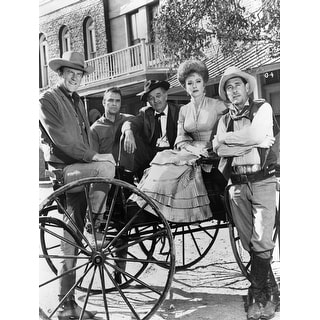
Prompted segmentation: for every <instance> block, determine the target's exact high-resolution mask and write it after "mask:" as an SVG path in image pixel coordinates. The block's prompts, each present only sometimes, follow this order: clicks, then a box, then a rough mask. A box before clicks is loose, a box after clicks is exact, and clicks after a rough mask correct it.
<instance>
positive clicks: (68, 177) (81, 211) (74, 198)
mask: <svg viewBox="0 0 320 320" xmlns="http://www.w3.org/2000/svg"><path fill="white" fill-rule="evenodd" d="M114 175H115V166H114V164H112V163H111V162H109V161H99V162H90V163H75V164H71V165H68V166H66V167H64V168H63V178H64V183H65V184H67V183H69V182H73V181H76V180H79V179H82V178H88V177H102V178H110V179H111V178H113V177H114ZM108 191H109V187H108V186H107V185H106V184H101V183H100V184H98V183H95V184H93V186H92V187H91V189H90V190H89V201H90V203H91V206H92V211H93V212H94V213H98V214H103V213H104V212H105V211H106V200H107V195H108ZM66 204H67V211H68V213H69V214H70V216H71V218H72V219H74V221H75V222H76V225H77V227H78V228H79V229H80V231H81V232H82V231H83V230H84V224H85V216H86V210H87V201H86V197H85V194H84V191H83V190H82V189H80V188H78V189H74V190H72V192H69V193H67V195H66ZM63 220H64V222H65V223H66V224H67V225H69V226H70V227H71V228H72V229H75V228H74V226H73V225H72V224H71V222H70V220H69V219H68V218H67V217H66V216H65V215H64V217H63ZM64 237H65V238H66V239H69V240H70V241H71V242H74V240H73V239H72V237H71V236H70V234H69V233H68V232H66V231H65V232H64ZM61 250H62V253H63V254H64V255H71V256H72V255H76V254H77V249H76V248H75V247H74V246H73V245H71V244H69V243H66V242H64V241H62V242H61ZM61 264H62V265H61V268H60V271H59V274H60V275H61V274H64V273H65V272H67V271H68V270H70V269H72V268H74V267H75V265H76V259H64V260H62V262H61ZM75 281H76V273H75V271H74V272H70V273H68V274H66V275H64V276H62V277H61V278H60V285H59V296H60V297H63V296H64V295H66V294H67V293H68V292H69V291H70V292H69V296H72V295H74V289H72V286H73V285H74V284H75ZM71 289H72V290H71Z"/></svg>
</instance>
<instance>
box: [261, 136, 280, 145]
mask: <svg viewBox="0 0 320 320" xmlns="http://www.w3.org/2000/svg"><path fill="white" fill-rule="evenodd" d="M275 140H276V139H275V138H274V137H271V136H268V135H267V136H266V137H265V138H264V140H263V141H262V142H261V143H260V144H258V147H259V148H270V147H271V146H272V145H273V144H274V142H275Z"/></svg>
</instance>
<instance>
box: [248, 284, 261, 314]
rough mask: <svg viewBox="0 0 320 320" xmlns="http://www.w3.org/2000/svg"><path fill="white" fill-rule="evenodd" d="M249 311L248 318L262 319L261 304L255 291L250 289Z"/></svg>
mask: <svg viewBox="0 0 320 320" xmlns="http://www.w3.org/2000/svg"><path fill="white" fill-rule="evenodd" d="M247 303H248V311H247V318H248V319H250V320H252V319H255V320H257V319H260V316H261V307H262V305H261V303H260V302H259V300H258V299H256V298H255V295H254V293H253V290H252V289H251V288H249V290H248V300H247Z"/></svg>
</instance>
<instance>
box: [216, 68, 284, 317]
mask: <svg viewBox="0 0 320 320" xmlns="http://www.w3.org/2000/svg"><path fill="white" fill-rule="evenodd" d="M255 86H256V79H255V77H253V76H252V75H250V74H248V73H246V72H243V71H241V70H240V69H238V68H237V67H229V68H227V69H226V70H225V72H224V74H223V76H222V77H221V80H220V84H219V95H220V97H221V98H222V99H223V100H226V101H228V102H229V103H230V106H229V112H228V113H227V114H225V115H224V116H222V117H221V119H220V121H219V124H218V129H217V134H216V136H215V138H214V140H213V142H212V144H213V149H214V151H215V152H217V154H218V155H219V156H220V157H222V158H221V160H220V163H219V170H220V171H221V172H222V173H223V174H224V176H225V178H226V179H227V180H229V184H231V183H232V186H231V187H230V189H229V198H230V207H231V211H232V218H233V221H234V223H235V226H236V228H237V230H238V232H239V235H240V239H241V243H242V245H243V247H244V248H245V249H246V250H247V251H248V252H249V253H250V255H251V259H252V264H251V273H250V282H251V286H250V288H249V291H248V311H247V318H248V319H256V320H257V319H270V318H272V317H273V316H274V313H275V311H276V308H277V307H278V305H279V297H280V294H279V289H278V285H277V282H276V281H275V277H274V275H273V272H272V269H271V259H272V250H273V248H274V245H275V244H274V242H273V240H272V234H273V228H274V224H275V214H276V212H275V209H276V177H275V165H276V161H277V158H276V156H275V154H274V153H273V152H272V150H271V149H270V147H271V146H272V145H273V143H274V141H275V138H274V134H273V113H272V107H271V106H270V104H269V103H267V102H266V101H264V100H263V99H260V100H256V101H252V100H251V99H250V98H249V95H250V94H251V93H252V92H253V90H254V88H255Z"/></svg>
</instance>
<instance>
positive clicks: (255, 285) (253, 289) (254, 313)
mask: <svg viewBox="0 0 320 320" xmlns="http://www.w3.org/2000/svg"><path fill="white" fill-rule="evenodd" d="M269 266H270V259H262V258H260V257H259V256H257V255H256V253H255V252H253V253H252V265H251V274H250V281H251V286H250V288H249V292H248V311H247V318H248V319H249V320H258V319H260V317H261V314H262V312H263V303H264V302H265V296H264V288H265V286H266V281H267V276H268V271H269Z"/></svg>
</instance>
